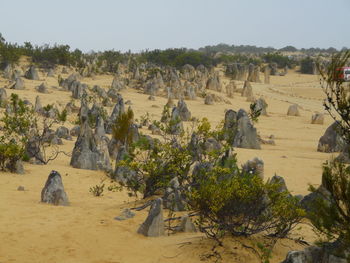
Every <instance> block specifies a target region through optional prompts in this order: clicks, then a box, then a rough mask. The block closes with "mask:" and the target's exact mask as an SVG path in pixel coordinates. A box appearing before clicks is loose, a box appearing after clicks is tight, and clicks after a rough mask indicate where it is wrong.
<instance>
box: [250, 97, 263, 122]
mask: <svg viewBox="0 0 350 263" xmlns="http://www.w3.org/2000/svg"><path fill="white" fill-rule="evenodd" d="M249 108H250V111H249V118H250V119H251V120H252V122H255V123H257V122H258V120H259V117H260V115H261V110H262V109H257V107H256V102H253V103H251V104H250V105H249Z"/></svg>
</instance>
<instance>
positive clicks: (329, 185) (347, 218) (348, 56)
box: [309, 50, 350, 260]
mask: <svg viewBox="0 0 350 263" xmlns="http://www.w3.org/2000/svg"><path fill="white" fill-rule="evenodd" d="M349 62H350V51H349V50H348V51H343V52H340V53H337V54H335V55H334V56H333V57H332V60H331V63H330V64H329V65H328V67H327V68H326V69H324V70H323V69H322V67H320V65H318V69H319V71H320V73H321V78H322V79H321V84H322V88H323V91H324V92H325V94H326V99H325V101H324V106H325V109H326V110H327V111H328V112H329V113H330V116H331V117H332V118H333V119H334V120H335V121H336V123H337V124H338V127H339V129H338V130H339V131H340V134H341V135H342V136H343V138H344V140H345V141H346V142H347V144H348V146H347V149H345V151H344V155H347V156H348V157H349V156H350V122H349V120H350V97H349V91H348V90H347V89H346V87H345V85H344V82H343V81H342V80H340V79H338V78H334V76H335V75H336V74H338V72H337V71H338V69H339V68H341V67H344V66H345V65H347V64H348V63H349ZM322 186H323V187H324V188H325V190H326V193H327V194H326V196H323V194H322V193H321V196H320V195H318V198H316V199H315V201H314V202H313V206H314V207H315V209H313V212H311V213H310V214H309V217H310V219H311V222H312V223H313V225H314V226H315V228H316V230H317V232H318V233H321V234H323V236H326V238H327V241H334V240H337V241H338V243H339V244H340V245H341V246H340V248H339V250H340V251H338V252H339V253H342V252H344V250H345V249H348V248H349V247H350V165H349V164H345V163H342V160H341V159H339V160H332V161H329V162H326V163H325V164H324V166H323V174H322ZM310 190H311V191H312V192H315V191H316V189H315V188H314V187H310ZM318 193H320V192H318ZM349 260H350V258H349Z"/></svg>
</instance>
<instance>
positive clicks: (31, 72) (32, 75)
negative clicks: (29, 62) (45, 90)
mask: <svg viewBox="0 0 350 263" xmlns="http://www.w3.org/2000/svg"><path fill="white" fill-rule="evenodd" d="M25 77H26V78H27V79H31V80H39V74H38V71H37V70H36V68H35V67H34V66H30V67H29V69H28V70H27V72H26V73H25Z"/></svg>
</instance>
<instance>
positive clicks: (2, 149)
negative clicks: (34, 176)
mask: <svg viewBox="0 0 350 263" xmlns="http://www.w3.org/2000/svg"><path fill="white" fill-rule="evenodd" d="M1 122H2V124H3V135H2V136H1V137H0V169H1V170H7V169H9V170H10V171H11V172H13V171H15V164H16V162H17V161H18V160H21V159H22V158H23V157H24V153H25V151H24V149H25V145H26V143H27V141H28V134H29V130H30V128H31V125H32V124H33V123H34V122H35V118H34V115H33V109H32V108H30V107H29V106H27V105H25V104H24V102H23V101H22V100H21V99H19V97H18V95H16V94H11V98H10V112H8V111H6V112H5V115H4V117H3V118H1Z"/></svg>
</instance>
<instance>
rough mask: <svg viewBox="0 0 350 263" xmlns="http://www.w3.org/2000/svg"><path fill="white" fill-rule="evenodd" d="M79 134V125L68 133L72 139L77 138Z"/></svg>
mask: <svg viewBox="0 0 350 263" xmlns="http://www.w3.org/2000/svg"><path fill="white" fill-rule="evenodd" d="M79 133H80V126H79V125H77V126H74V127H73V128H72V129H71V130H70V131H69V134H70V135H71V136H74V137H76V136H79Z"/></svg>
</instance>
